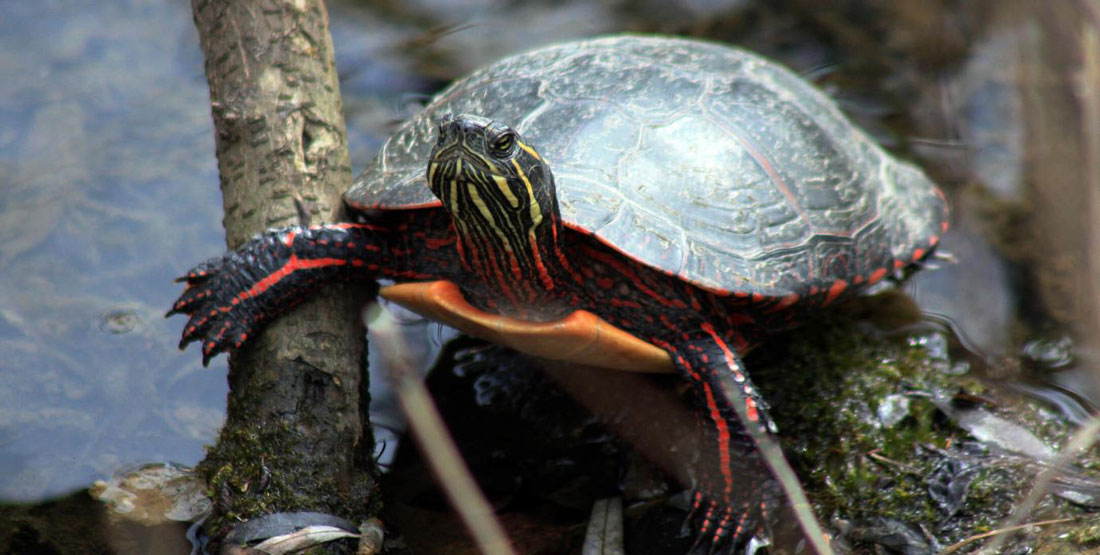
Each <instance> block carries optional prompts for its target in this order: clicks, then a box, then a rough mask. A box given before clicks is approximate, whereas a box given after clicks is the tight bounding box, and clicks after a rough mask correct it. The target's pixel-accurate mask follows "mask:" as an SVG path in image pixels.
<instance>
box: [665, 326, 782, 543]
mask: <svg viewBox="0 0 1100 555" xmlns="http://www.w3.org/2000/svg"><path fill="white" fill-rule="evenodd" d="M666 348H667V350H668V351H669V353H670V355H671V356H672V359H673V362H674V363H675V365H676V368H677V370H678V371H679V373H680V374H681V375H682V376H683V377H684V378H685V379H687V380H688V382H689V383H690V384H691V390H692V394H693V397H694V403H693V405H694V406H695V410H696V420H697V422H698V423H699V426H700V428H702V430H701V432H702V433H701V434H700V436H701V442H702V449H701V451H700V454H701V455H702V456H701V457H700V458H699V463H698V466H697V468H696V472H695V477H696V478H695V484H694V488H695V492H694V495H693V498H692V506H691V510H690V512H689V516H688V522H687V524H689V525H690V527H691V528H692V529H693V530H694V533H695V534H696V540H695V544H694V547H693V548H692V551H691V553H693V554H695V553H730V552H733V550H734V549H736V548H738V547H740V546H742V545H745V544H747V543H748V542H749V541H750V540H752V539H753V537H758V536H762V537H763V538H764V539H765V541H766V539H767V536H768V535H769V534H770V530H771V523H772V521H773V519H774V518H775V514H776V507H777V506H778V504H779V501H780V499H781V496H782V494H781V493H780V488H779V486H778V483H777V482H776V480H775V478H774V477H773V475H772V473H771V470H770V469H769V465H768V464H766V462H765V461H764V458H763V455H762V453H761V451H760V450H759V449H758V448H757V441H758V440H757V438H756V437H755V435H766V434H767V431H766V430H767V429H768V428H770V427H772V426H771V425H770V420H769V418H768V416H767V412H766V407H765V405H764V402H763V400H762V399H761V398H760V397H759V395H758V394H757V393H756V390H755V388H753V386H752V383H751V382H750V381H749V380H748V376H747V375H745V373H744V370H743V368H742V366H741V362H740V359H739V358H738V357H737V356H736V354H735V353H732V351H730V349H729V348H728V347H727V346H726V344H725V343H724V342H722V341H721V340H720V339H719V338H718V337H712V336H710V335H705V336H703V337H702V338H697V339H694V340H692V341H687V342H683V343H680V344H677V345H669V346H666ZM735 403H737V404H738V405H735ZM749 427H752V428H753V429H751V430H750V428H749Z"/></svg>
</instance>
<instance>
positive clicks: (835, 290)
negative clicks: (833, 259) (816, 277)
mask: <svg viewBox="0 0 1100 555" xmlns="http://www.w3.org/2000/svg"><path fill="white" fill-rule="evenodd" d="M847 288H848V282H847V281H844V280H842V279H838V280H836V281H834V282H833V284H832V285H831V286H829V294H828V295H826V296H825V301H824V302H822V303H821V306H827V305H828V304H829V303H832V302H833V301H835V300H836V298H837V297H839V296H840V294H841V293H843V292H844V290H845V289H847Z"/></svg>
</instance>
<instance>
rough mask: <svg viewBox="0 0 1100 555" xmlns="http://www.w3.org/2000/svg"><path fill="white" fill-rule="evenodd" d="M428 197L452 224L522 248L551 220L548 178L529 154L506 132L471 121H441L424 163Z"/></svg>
mask: <svg viewBox="0 0 1100 555" xmlns="http://www.w3.org/2000/svg"><path fill="white" fill-rule="evenodd" d="M428 183H429V185H430V186H431V189H432V193H434V194H435V196H436V197H438V198H439V200H440V201H442V202H443V207H444V208H446V209H447V211H449V212H450V213H451V215H452V216H453V217H454V219H455V221H456V223H459V224H460V225H461V224H465V225H467V226H471V228H472V229H478V230H483V231H485V232H491V233H493V234H502V236H501V239H504V236H508V240H507V241H506V243H505V244H514V243H515V242H516V241H522V242H526V241H527V240H528V233H529V232H530V231H531V230H536V229H537V228H539V227H541V225H542V224H543V222H544V220H547V219H551V218H553V219H556V218H557V215H558V207H557V196H556V194H555V191H554V177H553V175H552V174H551V173H550V168H549V167H547V165H546V162H544V161H543V159H542V157H541V156H540V155H539V154H538V152H536V151H535V149H534V148H533V147H532V146H531V145H529V144H527V143H526V142H524V140H523V138H522V137H520V135H519V133H517V132H516V131H515V130H514V129H512V128H511V127H509V126H507V125H505V124H503V123H500V122H496V121H492V120H489V119H486V118H482V117H478V116H471V115H458V116H455V115H451V114H448V115H446V116H444V117H443V119H442V120H441V121H440V123H439V138H438V140H437V141H436V144H435V147H434V148H433V149H432V153H431V157H430V160H429V162H428Z"/></svg>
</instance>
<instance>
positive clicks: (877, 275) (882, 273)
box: [867, 268, 887, 285]
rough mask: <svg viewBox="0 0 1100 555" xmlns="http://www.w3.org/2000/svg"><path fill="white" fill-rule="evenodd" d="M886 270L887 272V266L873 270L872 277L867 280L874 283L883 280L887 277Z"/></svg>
mask: <svg viewBox="0 0 1100 555" xmlns="http://www.w3.org/2000/svg"><path fill="white" fill-rule="evenodd" d="M886 272H887V270H886V268H879V269H877V270H875V271H873V272H871V277H870V278H869V279H868V280H867V282H868V283H870V284H872V285H874V284H876V283H878V282H880V281H882V278H884V277H886Z"/></svg>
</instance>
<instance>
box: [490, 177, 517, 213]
mask: <svg viewBox="0 0 1100 555" xmlns="http://www.w3.org/2000/svg"><path fill="white" fill-rule="evenodd" d="M493 181H494V182H496V184H497V187H499V188H500V192H501V194H503V195H504V198H506V199H508V204H511V205H512V208H518V207H519V199H518V198H516V195H515V194H514V193H512V188H511V187H510V186H508V180H507V179H505V178H503V177H501V176H499V175H494V176H493Z"/></svg>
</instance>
